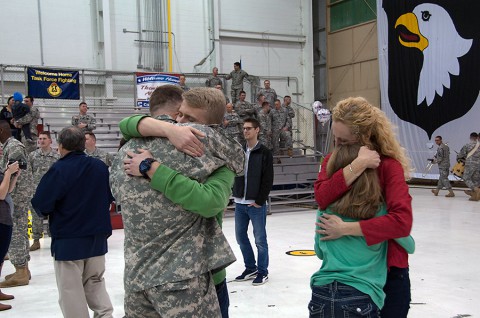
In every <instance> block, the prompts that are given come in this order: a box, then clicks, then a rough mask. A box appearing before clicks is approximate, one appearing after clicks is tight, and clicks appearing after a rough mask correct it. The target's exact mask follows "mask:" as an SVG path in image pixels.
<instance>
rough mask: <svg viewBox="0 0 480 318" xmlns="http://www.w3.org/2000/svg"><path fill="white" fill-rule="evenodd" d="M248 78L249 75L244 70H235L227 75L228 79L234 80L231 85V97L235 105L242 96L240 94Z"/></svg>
mask: <svg viewBox="0 0 480 318" xmlns="http://www.w3.org/2000/svg"><path fill="white" fill-rule="evenodd" d="M244 78H245V79H247V78H248V73H247V72H245V71H244V70H238V72H236V71H235V70H233V71H231V72H230V74H228V75H227V77H226V79H227V80H229V79H232V85H231V87H230V88H231V96H232V103H233V104H235V103H236V102H237V100H238V96H240V92H241V91H243V79H244Z"/></svg>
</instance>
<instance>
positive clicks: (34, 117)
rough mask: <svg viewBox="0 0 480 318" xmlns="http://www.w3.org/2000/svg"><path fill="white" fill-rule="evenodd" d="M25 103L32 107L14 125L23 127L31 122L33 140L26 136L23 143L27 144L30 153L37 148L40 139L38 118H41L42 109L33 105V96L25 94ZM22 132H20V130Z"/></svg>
mask: <svg viewBox="0 0 480 318" xmlns="http://www.w3.org/2000/svg"><path fill="white" fill-rule="evenodd" d="M23 102H24V103H25V105H27V106H28V107H30V112H29V113H27V114H26V115H25V116H23V117H22V118H19V119H17V120H15V122H14V125H15V127H17V128H22V125H25V124H30V132H31V133H30V135H31V137H32V142H26V139H25V136H23V137H22V143H23V144H24V145H25V149H26V150H27V153H30V152H32V151H34V150H35V149H37V139H38V129H37V125H38V120H39V119H40V111H39V110H38V108H37V107H36V106H34V105H33V97H32V96H30V95H27V96H25V98H24V99H23ZM19 130H21V129H19ZM19 133H20V132H19Z"/></svg>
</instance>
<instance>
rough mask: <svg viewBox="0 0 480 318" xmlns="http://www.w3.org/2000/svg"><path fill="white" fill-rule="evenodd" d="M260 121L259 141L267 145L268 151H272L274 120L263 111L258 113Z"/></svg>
mask: <svg viewBox="0 0 480 318" xmlns="http://www.w3.org/2000/svg"><path fill="white" fill-rule="evenodd" d="M258 121H259V122H260V127H261V129H260V134H259V135H258V140H260V142H261V143H262V144H263V145H265V147H267V148H268V149H270V150H271V149H272V118H271V117H270V113H266V114H265V113H264V112H263V110H261V111H260V112H259V113H258Z"/></svg>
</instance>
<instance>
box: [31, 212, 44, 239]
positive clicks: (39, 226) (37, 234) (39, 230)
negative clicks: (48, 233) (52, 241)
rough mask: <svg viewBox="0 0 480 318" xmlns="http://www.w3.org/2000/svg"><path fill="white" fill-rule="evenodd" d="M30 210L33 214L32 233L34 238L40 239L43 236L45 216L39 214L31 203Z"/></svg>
mask: <svg viewBox="0 0 480 318" xmlns="http://www.w3.org/2000/svg"><path fill="white" fill-rule="evenodd" d="M30 212H31V214H32V234H33V239H34V240H39V239H41V238H42V237H43V220H44V218H43V217H40V216H38V214H37V213H36V212H35V210H34V209H33V207H32V205H30Z"/></svg>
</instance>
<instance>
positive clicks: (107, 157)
mask: <svg viewBox="0 0 480 318" xmlns="http://www.w3.org/2000/svg"><path fill="white" fill-rule="evenodd" d="M85 153H86V154H87V156H89V157H93V158H97V159H100V160H102V161H103V162H104V163H105V164H106V165H107V166H109V167H110V166H111V165H112V162H113V156H112V155H111V154H110V153H108V152H105V151H103V150H101V149H99V148H97V137H95V134H94V133H93V132H91V131H87V132H85Z"/></svg>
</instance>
